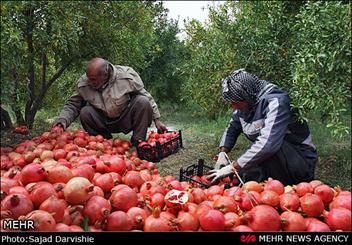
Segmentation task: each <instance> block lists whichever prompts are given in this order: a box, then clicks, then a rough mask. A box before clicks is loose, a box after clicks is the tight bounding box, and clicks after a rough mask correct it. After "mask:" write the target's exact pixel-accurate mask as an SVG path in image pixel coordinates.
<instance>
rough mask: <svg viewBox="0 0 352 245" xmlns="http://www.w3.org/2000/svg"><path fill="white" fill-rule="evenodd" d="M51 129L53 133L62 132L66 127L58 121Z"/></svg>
mask: <svg viewBox="0 0 352 245" xmlns="http://www.w3.org/2000/svg"><path fill="white" fill-rule="evenodd" d="M50 131H51V132H53V133H59V134H62V133H63V132H64V131H65V128H64V125H62V123H61V122H57V123H55V124H54V125H53V126H52V127H51V130H50Z"/></svg>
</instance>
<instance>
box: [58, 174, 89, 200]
mask: <svg viewBox="0 0 352 245" xmlns="http://www.w3.org/2000/svg"><path fill="white" fill-rule="evenodd" d="M93 188H94V185H92V184H91V183H90V182H89V180H87V179H86V178H83V177H74V178H72V179H70V180H69V181H68V182H67V183H66V185H65V187H64V197H65V200H66V201H67V202H68V203H69V204H80V203H84V202H85V201H87V200H88V199H89V198H90V197H91V195H92V191H93Z"/></svg>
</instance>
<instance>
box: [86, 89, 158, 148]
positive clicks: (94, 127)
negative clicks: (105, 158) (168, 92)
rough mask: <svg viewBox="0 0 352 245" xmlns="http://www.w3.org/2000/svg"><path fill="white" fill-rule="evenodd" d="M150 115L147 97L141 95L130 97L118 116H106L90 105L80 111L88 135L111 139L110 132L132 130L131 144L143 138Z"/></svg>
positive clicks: (151, 111)
mask: <svg viewBox="0 0 352 245" xmlns="http://www.w3.org/2000/svg"><path fill="white" fill-rule="evenodd" d="M152 116H153V109H152V107H151V105H150V103H149V99H148V98H147V97H145V96H142V95H136V96H134V97H132V99H131V102H130V104H129V105H128V107H127V108H126V109H125V110H124V111H123V112H122V113H121V115H120V116H119V117H118V118H114V119H111V118H108V117H107V116H105V115H104V114H103V113H102V112H101V111H98V110H97V109H95V108H94V107H93V106H91V105H86V106H84V107H83V108H82V109H81V112H80V120H81V123H82V126H83V128H84V129H85V130H86V131H87V132H88V133H89V135H98V134H100V135H102V136H103V137H104V138H107V139H111V138H112V135H111V133H124V134H127V133H129V132H131V131H133V134H132V137H131V143H132V145H136V144H138V140H145V138H146V135H147V130H148V127H149V126H150V125H151V123H152Z"/></svg>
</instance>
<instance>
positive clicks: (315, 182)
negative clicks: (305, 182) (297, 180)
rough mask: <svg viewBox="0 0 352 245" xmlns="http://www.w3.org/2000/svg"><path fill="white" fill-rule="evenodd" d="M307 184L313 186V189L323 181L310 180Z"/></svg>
mask: <svg viewBox="0 0 352 245" xmlns="http://www.w3.org/2000/svg"><path fill="white" fill-rule="evenodd" d="M309 184H310V185H311V186H312V187H313V189H315V188H316V187H318V186H319V185H322V184H323V182H321V181H320V180H312V181H311V182H309Z"/></svg>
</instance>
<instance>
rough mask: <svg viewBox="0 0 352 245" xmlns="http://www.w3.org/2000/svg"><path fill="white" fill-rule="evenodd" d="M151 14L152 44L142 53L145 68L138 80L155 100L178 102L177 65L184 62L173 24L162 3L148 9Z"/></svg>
mask: <svg viewBox="0 0 352 245" xmlns="http://www.w3.org/2000/svg"><path fill="white" fill-rule="evenodd" d="M149 7H150V8H151V10H152V11H153V12H154V14H153V15H154V27H155V40H154V44H153V46H152V47H153V48H152V49H151V50H150V52H149V53H146V60H147V61H148V62H149V64H148V66H147V67H146V68H145V69H143V70H142V72H141V76H142V78H143V81H144V82H145V84H146V86H147V87H148V90H150V91H151V93H152V94H154V95H155V96H156V97H157V98H158V99H159V100H162V101H173V102H176V101H179V100H180V90H181V85H182V74H181V70H180V66H181V64H182V63H183V62H184V61H185V60H186V59H187V52H186V49H185V47H184V44H183V43H182V41H180V40H179V39H178V38H177V34H178V33H179V32H180V30H179V28H178V25H177V21H176V20H168V18H167V9H165V8H164V6H163V3H162V2H160V3H158V4H155V5H152V6H149Z"/></svg>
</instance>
